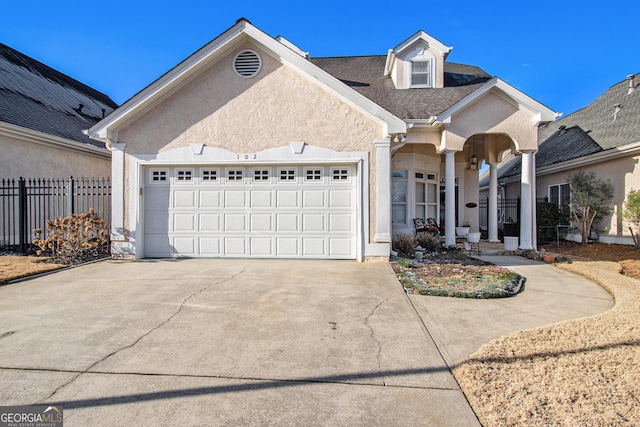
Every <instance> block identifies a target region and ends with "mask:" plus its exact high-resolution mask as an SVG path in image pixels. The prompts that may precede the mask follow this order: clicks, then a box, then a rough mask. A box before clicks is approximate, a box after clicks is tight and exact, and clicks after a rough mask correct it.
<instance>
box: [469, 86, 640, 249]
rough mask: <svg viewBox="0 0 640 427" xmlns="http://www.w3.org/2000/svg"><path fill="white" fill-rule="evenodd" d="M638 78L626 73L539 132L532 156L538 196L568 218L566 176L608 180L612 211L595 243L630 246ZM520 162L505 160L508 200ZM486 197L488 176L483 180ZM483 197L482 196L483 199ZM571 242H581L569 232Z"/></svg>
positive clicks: (639, 135) (638, 147) (639, 148)
mask: <svg viewBox="0 0 640 427" xmlns="http://www.w3.org/2000/svg"><path fill="white" fill-rule="evenodd" d="M639 78H640V75H638V74H630V75H628V76H627V77H626V78H625V79H624V80H621V81H620V82H618V83H616V84H614V85H613V86H611V87H610V88H609V89H608V90H607V91H606V92H604V93H603V94H602V95H600V96H599V97H598V98H597V99H595V100H594V101H593V102H592V103H591V104H589V105H588V106H586V107H584V108H582V109H581V110H578V111H576V112H574V113H572V114H569V115H567V116H565V117H563V118H561V119H559V120H557V121H554V122H553V123H550V124H549V125H547V126H544V127H542V128H540V132H539V140H540V141H541V143H540V147H539V149H538V152H537V153H536V155H535V163H536V177H537V179H536V183H535V184H536V194H537V197H538V198H539V199H543V198H547V199H548V200H549V201H551V202H554V203H557V204H558V206H559V208H560V209H561V210H562V211H563V212H564V214H565V215H567V216H568V214H569V203H570V201H571V200H570V192H569V184H568V182H567V177H568V176H569V175H570V174H572V173H575V172H577V171H586V172H595V173H596V174H597V175H598V176H599V177H600V178H603V179H606V180H610V181H611V183H612V184H613V186H614V189H615V194H614V199H613V201H612V203H613V206H612V208H613V213H612V214H611V215H609V216H607V217H605V218H603V220H602V221H601V222H600V223H599V227H600V231H599V235H598V240H599V241H601V242H605V243H621V244H633V240H632V238H631V234H630V233H629V230H628V224H625V221H624V220H623V217H622V211H623V206H624V202H625V200H626V195H627V193H628V192H629V191H630V190H631V189H636V190H637V189H640V166H639V163H640V91H639V90H638V89H637V87H638V85H639V84H640V82H639ZM520 168H521V159H520V157H519V156H506V158H505V160H504V161H503V162H502V164H501V165H500V167H499V171H498V180H499V182H500V183H501V184H502V188H503V191H502V192H503V194H504V196H505V197H506V198H512V197H519V195H520V193H519V190H520V188H519V185H518V183H519V181H520ZM483 185H484V187H487V188H484V189H481V191H483V192H484V194H485V195H488V177H484V178H483V180H482V181H481V187H483ZM485 197H486V196H485ZM567 237H568V239H570V240H575V241H580V236H579V235H578V234H572V233H569V235H568V236H567Z"/></svg>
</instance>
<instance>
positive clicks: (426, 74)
mask: <svg viewBox="0 0 640 427" xmlns="http://www.w3.org/2000/svg"><path fill="white" fill-rule="evenodd" d="M411 87H432V85H431V60H430V59H426V60H424V59H421V60H419V61H418V60H413V61H411Z"/></svg>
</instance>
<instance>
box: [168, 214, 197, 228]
mask: <svg viewBox="0 0 640 427" xmlns="http://www.w3.org/2000/svg"><path fill="white" fill-rule="evenodd" d="M173 230H174V231H178V232H180V231H191V232H193V231H196V215H195V214H193V213H176V214H173Z"/></svg>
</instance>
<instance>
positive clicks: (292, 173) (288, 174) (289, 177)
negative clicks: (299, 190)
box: [278, 169, 296, 181]
mask: <svg viewBox="0 0 640 427" xmlns="http://www.w3.org/2000/svg"><path fill="white" fill-rule="evenodd" d="M278 178H279V179H280V181H295V180H296V170H295V169H280V176H279V177H278Z"/></svg>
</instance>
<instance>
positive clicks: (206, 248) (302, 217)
mask: <svg viewBox="0 0 640 427" xmlns="http://www.w3.org/2000/svg"><path fill="white" fill-rule="evenodd" d="M450 51H451V48H450V47H448V46H446V45H444V44H442V43H441V42H439V41H438V40H436V39H434V38H433V37H431V36H429V35H428V34H426V33H424V32H423V31H419V32H417V33H416V34H414V35H413V36H411V37H410V38H408V39H407V40H405V41H403V42H402V43H400V44H399V45H398V46H396V47H395V48H393V49H391V50H389V52H388V53H387V54H386V55H380V56H367V57H334V58H310V57H309V55H308V54H307V53H306V52H304V51H302V50H301V49H299V48H297V47H296V46H295V45H293V44H292V43H291V42H289V41H287V40H286V39H284V38H282V37H278V38H275V39H274V38H272V37H270V36H268V35H267V34H265V33H264V32H262V31H261V30H259V29H257V28H256V27H254V26H253V25H252V24H250V23H249V22H248V21H247V20H245V19H240V20H239V21H238V22H237V23H236V24H235V25H234V26H233V27H231V28H230V29H228V30H227V31H225V32H224V33H223V34H221V35H220V36H218V37H217V38H215V39H214V40H213V41H211V42H210V43H208V44H207V45H205V46H204V47H202V48H201V49H200V50H198V51H197V52H195V53H194V54H193V55H191V56H190V57H188V58H187V59H185V60H184V61H183V62H181V63H180V64H178V65H177V66H176V67H175V68H173V69H171V70H169V71H168V72H167V73H166V74H165V75H163V76H162V77H160V78H159V79H158V80H157V81H155V82H153V83H152V84H151V85H149V86H148V87H146V88H145V89H143V90H142V91H141V92H139V93H138V94H137V95H135V96H134V97H133V98H131V99H130V100H129V101H127V102H126V103H124V104H123V105H122V106H121V107H119V108H118V109H117V110H115V111H114V112H113V113H112V114H110V115H109V116H107V117H106V118H105V119H103V120H102V121H100V122H99V123H97V124H96V125H95V126H93V127H91V128H90V129H89V131H88V134H89V136H90V137H92V138H94V139H96V140H99V141H103V142H105V143H106V144H107V145H108V146H109V147H110V149H111V150H112V151H113V159H112V167H113V169H112V176H113V211H112V213H113V214H112V221H113V222H112V242H113V243H112V244H113V248H112V249H113V251H114V252H115V253H122V254H129V255H133V256H135V257H167V256H195V257H197V256H203V257H261V258H274V257H283V258H331V259H356V260H373V259H382V258H388V256H389V253H390V249H391V239H392V235H393V234H397V233H413V232H414V228H413V219H414V218H416V217H433V218H435V219H436V220H437V221H439V222H440V223H441V224H443V225H444V228H445V230H446V233H445V234H446V236H445V241H446V243H447V244H454V243H455V233H454V227H455V225H456V224H457V223H463V222H469V223H470V224H471V227H472V228H474V227H475V228H477V227H478V218H479V214H478V208H477V203H478V200H479V193H478V168H477V165H478V164H480V163H481V162H482V161H483V160H484V161H488V162H489V163H491V164H493V165H495V164H496V163H497V159H499V158H501V155H502V153H503V152H504V151H514V152H521V153H523V156H524V157H525V158H527V159H528V161H529V163H526V165H525V166H524V167H525V168H528V169H527V170H528V171H531V170H532V163H531V162H532V153H533V152H535V151H536V150H537V149H538V126H539V125H541V124H545V123H548V122H550V121H552V120H553V119H555V117H556V114H555V113H554V112H553V111H551V110H549V109H548V108H546V107H545V106H543V105H541V104H540V103H539V102H537V101H535V100H534V99H532V98H530V97H529V96H527V95H525V94H523V93H522V92H520V91H518V90H517V89H515V88H513V87H512V86H510V85H508V84H507V83H505V82H503V81H502V80H500V79H499V78H496V77H490V76H489V75H488V74H486V73H485V72H484V71H482V70H480V69H478V68H477V67H473V66H467V65H461V64H454V63H449V62H447V61H446V60H447V56H448V54H449V52H450ZM529 184H530V181H529V179H526V180H524V181H523V183H522V185H523V188H524V189H526V191H529V193H528V195H529V197H528V199H527V197H525V200H528V201H529V204H528V205H526V203H524V205H525V206H529V209H528V212H529V214H528V215H524V218H525V220H524V221H523V224H522V230H521V243H520V244H521V247H523V248H531V245H532V241H531V235H532V233H533V225H534V218H533V214H534V211H533V208H534V204H533V203H531V200H532V199H533V196H534V194H533V193H532V192H530V190H531V189H530V185H529ZM494 216H495V214H494ZM494 239H497V226H496V230H495V236H494Z"/></svg>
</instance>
